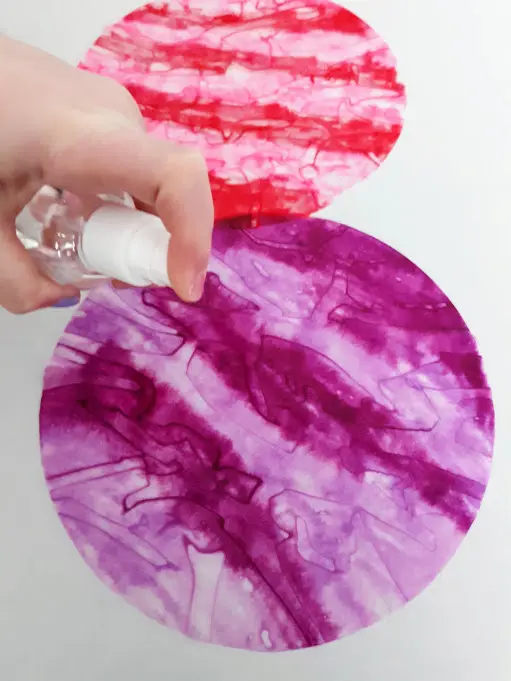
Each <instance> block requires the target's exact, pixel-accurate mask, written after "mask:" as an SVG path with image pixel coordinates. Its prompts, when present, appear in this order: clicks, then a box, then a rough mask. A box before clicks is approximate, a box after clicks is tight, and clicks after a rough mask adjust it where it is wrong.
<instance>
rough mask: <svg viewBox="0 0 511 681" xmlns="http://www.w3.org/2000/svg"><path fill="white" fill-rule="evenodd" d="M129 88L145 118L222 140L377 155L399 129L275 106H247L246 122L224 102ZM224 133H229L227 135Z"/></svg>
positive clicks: (392, 141) (385, 150) (389, 146)
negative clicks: (244, 139) (212, 133)
mask: <svg viewBox="0 0 511 681" xmlns="http://www.w3.org/2000/svg"><path fill="white" fill-rule="evenodd" d="M128 90H129V91H130V92H131V94H132V95H133V97H134V98H135V99H136V100H137V102H138V105H139V107H140V110H141V111H142V114H143V115H144V116H145V117H146V118H149V119H151V120H152V121H173V122H174V123H177V124H178V125H181V126H183V127H186V128H189V129H190V130H193V131H199V130H204V129H209V130H215V131H216V132H218V133H219V134H220V135H221V136H222V137H223V139H224V140H225V142H228V141H231V140H232V141H234V140H235V139H237V138H238V137H241V135H244V136H246V135H247V134H248V135H250V136H255V137H257V138H258V139H262V140H267V141H271V142H289V143H292V144H293V145H294V146H299V147H310V146H315V147H319V148H320V150H321V151H347V152H351V153H355V154H373V155H374V156H377V157H380V156H386V155H387V154H388V153H389V151H390V150H391V149H392V147H393V145H394V144H395V142H396V140H397V138H398V137H399V133H400V131H401V126H400V125H392V126H389V127H383V126H378V125H377V124H375V123H373V122H372V121H371V120H359V119H354V120H351V121H339V120H335V119H333V118H328V117H326V116H321V117H320V116H308V117H305V116H300V115H299V114H297V113H295V112H294V111H290V110H289V109H287V108H286V107H285V106H282V105H280V104H277V103H271V104H266V105H264V104H263V105H260V104H251V105H250V106H248V107H246V112H245V116H246V118H244V117H242V116H241V115H240V107H239V106H234V105H229V104H225V103H223V102H222V101H221V100H219V99H218V100H213V101H211V102H208V103H206V102H204V103H202V102H197V103H193V104H189V103H187V102H183V100H182V99H179V98H178V97H173V96H172V95H168V94H167V93H164V92H157V91H156V90H150V89H149V88H146V87H143V86H140V85H130V86H128ZM261 122H263V123H264V125H261ZM226 130H229V133H228V135H227V134H226V132H225V131H226Z"/></svg>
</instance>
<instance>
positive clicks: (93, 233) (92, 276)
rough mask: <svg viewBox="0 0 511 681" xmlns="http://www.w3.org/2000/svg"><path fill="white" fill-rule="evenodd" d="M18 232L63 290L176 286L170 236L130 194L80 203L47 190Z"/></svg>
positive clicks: (81, 199) (26, 210)
mask: <svg viewBox="0 0 511 681" xmlns="http://www.w3.org/2000/svg"><path fill="white" fill-rule="evenodd" d="M16 232H17V235H18V238H19V239H20V241H21V243H22V244H23V245H24V246H25V248H26V249H27V250H28V251H29V253H30V255H31V256H32V257H33V258H34V259H35V261H36V263H37V266H38V268H39V269H40V270H41V271H42V272H43V273H44V274H46V275H47V276H48V277H50V278H51V279H53V280H54V281H56V282H57V283H59V284H73V285H74V286H76V287H77V288H79V289H90V288H93V287H95V286H97V285H99V284H101V283H103V282H105V281H109V280H112V279H117V280H119V281H122V282H125V283H126V284H130V285H132V286H150V285H156V286H170V281H169V278H168V273H167V252H168V247H169V241H170V235H169V233H168V232H167V230H166V229H165V227H164V225H163V223H162V222H161V220H160V219H159V218H157V217H156V216H154V215H150V214H148V213H144V212H142V211H138V210H136V209H135V206H134V203H133V200H132V199H131V197H129V196H128V195H127V194H120V195H118V196H116V195H98V196H87V197H80V196H77V195H75V194H72V193H70V192H63V191H61V190H58V189H53V188H51V187H43V188H42V189H41V190H40V191H39V192H38V193H37V194H36V195H35V196H34V198H33V199H32V201H31V202H30V203H29V204H28V205H27V206H25V208H24V209H23V210H22V211H21V213H20V214H19V215H18V217H17V218H16Z"/></svg>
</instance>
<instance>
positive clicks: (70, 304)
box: [52, 296, 80, 307]
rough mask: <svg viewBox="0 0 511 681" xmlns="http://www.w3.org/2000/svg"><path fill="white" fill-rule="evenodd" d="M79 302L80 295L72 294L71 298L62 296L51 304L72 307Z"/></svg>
mask: <svg viewBox="0 0 511 681" xmlns="http://www.w3.org/2000/svg"><path fill="white" fill-rule="evenodd" d="M79 302H80V296H74V297H73V298H62V300H58V301H57V302H56V303H54V304H53V305H52V307H73V306H74V305H78V303H79Z"/></svg>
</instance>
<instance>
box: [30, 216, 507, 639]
mask: <svg viewBox="0 0 511 681" xmlns="http://www.w3.org/2000/svg"><path fill="white" fill-rule="evenodd" d="M241 224H243V221H241ZM41 443H42V455H43V464H44V469H45V473H46V478H47V481H48V485H49V488H50V491H51V496H52V499H53V501H54V503H55V505H56V508H57V511H58V513H59V515H60V517H61V519H62V522H63V523H64V525H65V527H66V529H67V531H68V533H69V535H70V536H71V538H72V540H73V542H74V543H75V545H76V546H77V548H78V550H79V551H80V553H81V554H82V556H83V557H84V559H85V560H86V561H87V563H88V564H89V565H90V566H91V567H92V569H93V570H94V571H95V573H96V574H97V575H98V576H99V577H100V579H102V580H103V581H104V582H105V583H106V584H107V585H108V586H110V587H111V588H112V589H114V590H115V591H117V592H118V593H120V594H121V595H123V596H124V597H125V598H126V599H127V600H128V601H129V602H131V603H132V604H134V605H135V606H136V607H138V608H139V609H140V610H142V611H143V612H145V613H146V614H147V615H149V616H151V617H153V618H155V619H156V620H158V621H160V622H162V623H163V624H165V625H167V626H169V627H171V628H176V629H179V630H180V631H182V632H184V633H186V634H188V635H189V636H191V637H193V638H196V639H199V640H202V641H210V642H213V643H217V644H222V645H228V646H235V647H239V648H247V649H251V650H272V651H279V650H288V649H295V648H300V647H306V646H313V645H319V644H321V643H324V642H327V641H332V640H335V639H337V638H339V637H342V636H344V635H347V634H349V633H352V632H354V631H356V630H358V629H360V628H362V627H365V626H368V625H370V624H371V623H373V622H375V621H377V620H378V619H380V618H381V617H383V616H384V615H386V614H387V613H390V612H391V611H392V610H394V609H395V608H397V607H399V606H401V605H403V604H404V603H406V602H407V601H409V600H410V599H411V598H413V597H414V596H415V595H416V594H417V593H418V592H420V591H421V590H422V589H423V588H425V587H426V586H427V585H428V584H429V583H430V582H431V581H432V580H433V579H434V577H435V576H436V575H437V574H438V572H439V571H440V570H441V568H442V567H443V566H444V565H445V563H446V562H447V560H448V559H449V558H450V557H451V556H452V554H453V553H454V551H455V550H456V548H457V546H458V545H459V543H460V541H461V540H462V538H463V536H464V535H465V533H466V532H467V530H468V528H469V527H470V525H471V523H472V522H473V520H474V517H475V515H476V512H477V510H478V508H479V505H480V502H481V499H482V496H483V493H484V490H485V486H486V484H487V481H488V475H489V470H490V463H491V453H492V445H493V406H492V401H491V395H490V391H489V388H488V386H487V383H486V379H485V376H484V373H483V370H482V368H481V360H480V357H479V355H478V352H477V348H476V344H475V342H474V340H473V338H472V336H471V334H470V332H469V331H468V329H467V327H466V325H465V323H464V322H463V320H462V319H461V317H460V315H459V313H458V312H457V311H456V309H455V308H454V306H453V305H452V304H451V303H450V301H449V300H448V299H447V298H446V296H445V295H444V294H443V293H442V292H441V291H440V290H439V289H438V288H437V287H436V286H435V284H434V283H433V282H432V281H431V280H430V279H429V278H428V277H427V276H426V275H425V274H424V273H423V272H421V271H420V270H419V269H418V268H417V267H416V266H415V265H413V264H412V263H410V262H409V261H408V260H407V259H406V258H404V257H403V256H401V255H399V254H398V253H397V252H396V251H394V250H392V249H391V248H389V247H388V246H386V245H384V244H382V243H380V242H378V241H376V240H375V239H372V238H371V237H369V236H366V235H364V234H362V233H360V232H357V231H356V230H354V229H351V228H349V227H346V226H343V225H339V224H337V223H334V222H330V221H325V220H321V219H314V218H309V219H297V220H295V221H289V222H287V223H283V222H282V221H277V220H276V221H275V224H273V225H272V224H266V225H264V226H262V227H260V228H259V229H257V230H256V231H246V230H243V229H231V228H230V227H229V225H228V224H221V225H219V227H218V228H217V230H216V231H215V234H214V249H213V258H212V262H211V271H210V274H209V275H208V278H207V281H206V288H205V294H204V297H203V299H202V300H201V301H200V302H199V303H198V304H196V305H187V304H185V303H183V302H181V301H179V300H178V299H177V298H176V296H175V295H174V294H173V293H172V291H170V290H164V289H147V290H144V291H140V290H130V291H122V292H118V291H114V290H111V289H102V290H98V291H96V292H95V293H93V294H92V295H91V296H90V297H89V298H88V299H87V300H86V301H85V303H84V304H83V305H82V307H81V308H80V310H79V311H78V313H77V314H76V316H75V318H74V319H73V320H72V321H71V323H70V325H69V326H68V328H67V329H66V332H65V333H64V335H63V337H62V339H61V341H60V343H59V345H58V347H57V349H56V351H55V354H54V357H53V359H52V361H51V363H50V365H49V366H48V368H47V370H46V374H45V382H44V393H43V397H42V404H41Z"/></svg>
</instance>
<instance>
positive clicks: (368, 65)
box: [95, 32, 404, 94]
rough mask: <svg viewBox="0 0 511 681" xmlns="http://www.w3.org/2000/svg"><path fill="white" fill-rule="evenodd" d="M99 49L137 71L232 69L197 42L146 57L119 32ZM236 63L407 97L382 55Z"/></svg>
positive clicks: (248, 57) (164, 47) (224, 57)
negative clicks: (338, 60)
mask: <svg viewBox="0 0 511 681" xmlns="http://www.w3.org/2000/svg"><path fill="white" fill-rule="evenodd" d="M95 45H96V46H97V47H100V48H104V49H107V50H112V51H114V52H116V54H117V55H119V57H124V58H125V59H132V58H134V57H135V58H136V61H137V69H138V70H143V69H144V67H145V68H146V69H147V70H150V68H151V65H152V64H154V62H155V61H156V62H158V63H160V64H165V65H166V66H168V68H169V70H171V69H174V70H175V69H193V70H195V71H199V72H201V73H206V72H209V73H217V74H225V73H226V72H227V69H228V68H229V67H230V66H232V62H233V55H232V52H231V51H230V50H223V49H221V48H217V47H211V46H209V45H202V44H200V43H196V42H193V41H192V42H187V43H180V44H179V45H178V46H176V45H170V44H166V43H154V44H152V45H151V47H150V50H148V51H147V52H146V53H145V54H144V53H143V52H140V46H138V45H135V44H134V43H133V41H131V40H130V39H127V38H125V37H123V36H120V35H118V34H116V33H115V32H114V33H112V34H111V35H109V36H101V37H100V38H99V39H98V40H97V41H96V43H95ZM236 63H237V64H238V65H240V66H242V67H244V68H246V69H250V70H252V71H286V72H287V73H290V74H292V75H293V76H295V77H299V76H304V77H307V78H310V79H311V80H315V79H317V78H323V79H325V80H336V81H338V82H341V83H344V84H346V85H358V84H359V83H360V82H363V81H364V80H365V79H367V78H370V79H371V83H372V84H373V85H374V87H381V88H385V90H390V91H393V92H396V93H398V94H403V92H404V86H403V84H402V83H399V82H398V80H397V73H396V70H395V69H393V68H389V67H386V66H382V65H380V64H379V63H378V55H377V54H371V53H367V54H364V55H363V56H362V58H361V59H359V60H355V61H345V62H341V63H339V64H327V63H324V62H321V61H319V60H318V59H316V57H293V56H283V57H273V56H271V57H270V56H269V55H267V54H260V53H258V52H250V51H245V52H238V53H237V54H236Z"/></svg>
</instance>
